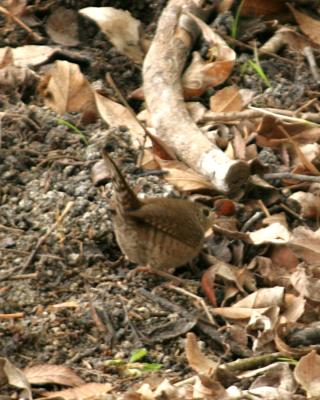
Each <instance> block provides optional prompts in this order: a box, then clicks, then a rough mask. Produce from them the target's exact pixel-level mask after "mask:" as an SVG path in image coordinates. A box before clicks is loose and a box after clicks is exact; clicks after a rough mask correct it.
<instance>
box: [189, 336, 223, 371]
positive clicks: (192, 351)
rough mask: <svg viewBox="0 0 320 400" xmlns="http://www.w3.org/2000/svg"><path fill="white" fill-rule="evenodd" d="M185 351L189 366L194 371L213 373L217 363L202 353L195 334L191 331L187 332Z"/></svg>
mask: <svg viewBox="0 0 320 400" xmlns="http://www.w3.org/2000/svg"><path fill="white" fill-rule="evenodd" d="M185 351H186V357H187V360H188V363H189V366H190V367H191V368H192V369H193V370H194V371H196V372H197V373H198V374H201V375H205V376H211V375H213V374H214V372H215V370H216V368H217V365H218V364H217V363H216V362H214V361H213V360H210V359H209V358H207V357H206V356H205V355H204V354H203V353H202V351H201V350H200V348H199V345H198V343H197V338H196V335H195V334H194V333H192V332H189V333H187V339H186V343H185Z"/></svg>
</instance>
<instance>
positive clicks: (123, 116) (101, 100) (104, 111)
mask: <svg viewBox="0 0 320 400" xmlns="http://www.w3.org/2000/svg"><path fill="white" fill-rule="evenodd" d="M94 96H95V100H96V105H97V108H98V112H99V114H100V117H101V118H102V119H103V120H104V121H105V122H106V123H107V124H108V125H109V126H112V127H118V126H126V127H127V128H128V130H129V132H130V134H131V137H132V141H133V145H134V146H135V147H137V148H139V147H140V146H141V145H142V143H144V137H145V133H144V129H143V128H142V127H141V125H140V124H139V122H138V121H137V120H136V119H135V118H134V117H133V116H132V114H131V113H130V111H129V110H128V109H127V108H126V107H124V106H123V105H121V104H119V103H116V102H115V101H112V100H110V99H109V98H108V97H106V96H103V95H102V94H100V93H98V92H97V91H96V92H95V93H94Z"/></svg>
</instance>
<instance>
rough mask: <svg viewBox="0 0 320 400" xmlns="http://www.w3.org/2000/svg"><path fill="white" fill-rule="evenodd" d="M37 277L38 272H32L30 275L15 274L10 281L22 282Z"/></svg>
mask: <svg viewBox="0 0 320 400" xmlns="http://www.w3.org/2000/svg"><path fill="white" fill-rule="evenodd" d="M38 276H39V274H38V272H33V273H31V274H17V275H14V276H12V277H11V278H10V279H11V280H15V281H18V280H24V279H37V278H38Z"/></svg>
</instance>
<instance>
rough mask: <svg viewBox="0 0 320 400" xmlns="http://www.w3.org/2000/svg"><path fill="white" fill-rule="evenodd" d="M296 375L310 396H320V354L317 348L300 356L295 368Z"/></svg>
mask: <svg viewBox="0 0 320 400" xmlns="http://www.w3.org/2000/svg"><path fill="white" fill-rule="evenodd" d="M294 377H295V378H296V380H297V382H299V383H300V385H301V386H302V387H303V389H304V390H305V391H306V392H307V396H308V397H312V398H319V397H320V356H319V355H318V354H317V352H316V351H315V350H312V351H311V352H310V353H309V354H307V355H305V356H303V357H301V358H300V360H299V362H298V365H297V366H296V368H295V370H294Z"/></svg>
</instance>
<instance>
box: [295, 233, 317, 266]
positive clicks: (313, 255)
mask: <svg viewBox="0 0 320 400" xmlns="http://www.w3.org/2000/svg"><path fill="white" fill-rule="evenodd" d="M289 246H290V247H291V248H292V249H293V251H294V253H295V254H296V255H297V256H298V257H300V258H302V259H303V260H304V261H306V262H308V263H310V264H314V263H319V260H320V229H318V230H317V231H315V232H314V231H312V230H311V229H308V228H305V227H304V226H299V227H297V228H295V229H294V230H293V232H292V235H291V237H290V242H289Z"/></svg>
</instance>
